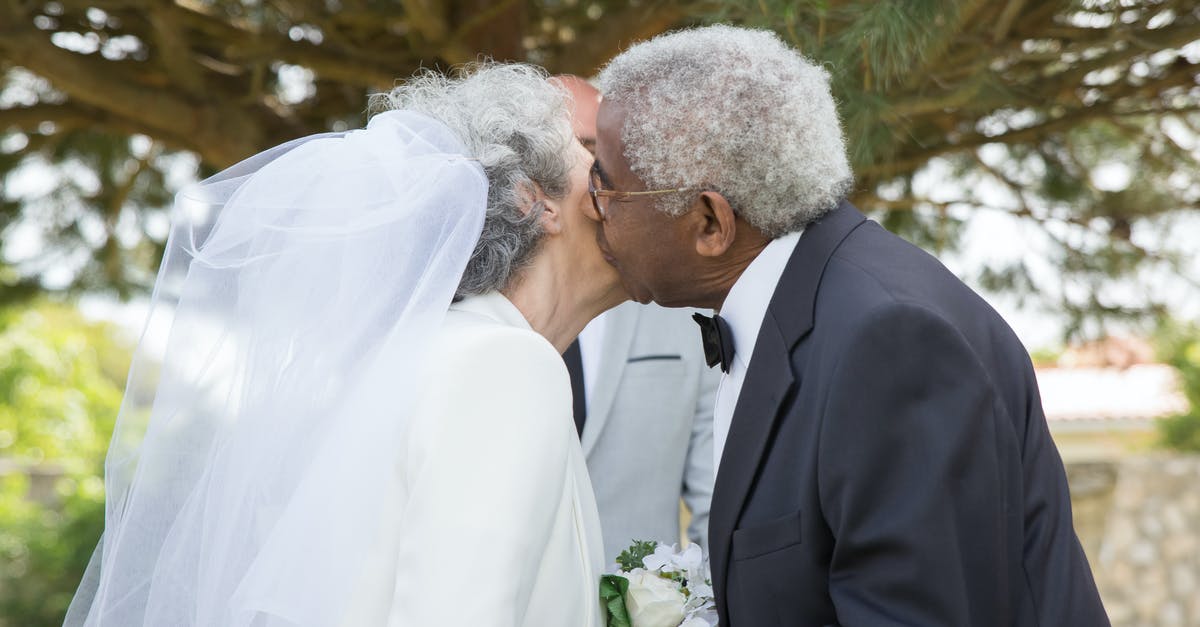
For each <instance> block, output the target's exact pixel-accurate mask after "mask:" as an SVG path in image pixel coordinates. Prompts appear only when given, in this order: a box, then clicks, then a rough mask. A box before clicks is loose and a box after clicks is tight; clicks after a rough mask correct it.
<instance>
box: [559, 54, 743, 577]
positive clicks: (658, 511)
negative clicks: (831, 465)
mask: <svg viewBox="0 0 1200 627" xmlns="http://www.w3.org/2000/svg"><path fill="white" fill-rule="evenodd" d="M557 79H558V80H559V81H560V83H561V84H562V85H563V86H564V87H565V88H566V89H567V90H568V91H570V92H571V95H572V96H573V97H574V99H575V110H574V115H573V117H572V121H573V123H574V125H575V133H576V135H578V136H579V140H580V142H581V143H582V144H583V145H584V146H585V147H587V148H588V149H589V150H590V149H591V148H592V147H593V146H595V141H596V140H595V137H596V111H597V109H598V108H599V92H597V91H596V89H595V88H594V87H592V86H591V85H590V84H588V83H587V82H586V81H584V80H583V79H580V78H578V77H574V76H560V77H557ZM692 313H693V312H692V310H687V309H666V308H663V307H659V306H657V305H641V304H638V303H634V302H627V303H625V304H623V305H620V306H618V307H615V308H613V309H611V310H609V311H608V312H606V313H604V314H602V315H601V316H600V317H598V318H596V319H595V320H593V321H592V323H591V324H589V325H588V327H587V328H586V329H584V331H583V333H581V334H580V336H579V340H578V342H577V343H576V344H575V345H573V346H572V347H571V348H570V349H568V350H567V353H566V354H565V355H564V359H566V361H567V367H568V370H569V371H570V373H571V384H572V388H573V391H574V392H575V401H576V404H575V423H576V426H577V427H578V428H579V430H580V440H581V444H582V446H583V452H584V455H585V456H586V458H587V466H588V473H589V474H590V475H591V479H592V486H593V488H594V489H595V492H596V505H597V507H598V509H599V510H600V525H601V530H602V534H603V536H604V553H605V558H606V559H608V560H613V559H615V558H616V556H617V555H618V554H619V553H620V552H621V551H622V550H624V549H626V548H628V547H629V545H630V543H631V542H632V541H633V540H658V541H661V542H666V543H671V542H677V541H679V540H680V530H679V514H680V512H679V501H680V498H682V499H683V502H684V504H685V505H686V506H687V508H688V510H689V512H690V513H691V521H690V523H689V525H688V528H687V533H686V536H687V539H688V540H689V541H691V542H697V543H699V544H700V545H701V546H707V542H708V509H709V501H710V500H711V499H712V487H713V451H712V416H713V400H714V397H715V396H716V390H717V385H718V383H719V382H720V376H719V375H720V373H719V372H717V371H715V370H712V369H709V368H708V367H707V365H706V364H705V359H704V349H703V344H702V342H701V341H700V334H699V332H698V331H697V329H696V325H695V323H694V322H693V321H692V320H691V316H692Z"/></svg>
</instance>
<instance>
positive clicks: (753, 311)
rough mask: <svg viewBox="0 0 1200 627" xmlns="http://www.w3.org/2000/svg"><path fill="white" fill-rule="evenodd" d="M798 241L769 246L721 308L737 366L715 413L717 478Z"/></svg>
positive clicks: (724, 381) (793, 237)
mask: <svg viewBox="0 0 1200 627" xmlns="http://www.w3.org/2000/svg"><path fill="white" fill-rule="evenodd" d="M798 241H800V232H796V233H789V234H787V235H784V236H783V237H780V238H778V239H775V240H773V241H772V242H771V243H770V244H767V247H766V248H764V249H763V251H762V252H761V253H759V254H758V257H756V258H755V259H754V261H752V262H750V265H749V266H748V267H747V268H746V270H745V272H742V276H740V277H738V280H737V281H736V282H735V283H734V284H733V287H732V288H731V289H730V290H729V294H728V295H727V296H726V297H725V304H724V306H722V307H721V312H720V313H721V317H722V318H724V319H725V322H727V323H729V329H730V331H731V332H732V334H733V363H731V364H730V365H729V372H728V373H726V374H725V376H723V377H721V387H720V388H718V389H717V402H716V407H715V409H714V411H713V468H714V469H715V473H714V475H715V474H716V473H719V472H720V471H721V454H722V453H723V452H724V449H725V439H726V438H727V437H729V427H730V424H731V423H732V422H733V410H734V408H736V407H737V401H738V396H739V395H740V394H741V392H742V383H743V382H744V381H745V380H746V370H747V369H748V368H749V367H750V357H751V356H753V355H754V344H755V342H757V341H758V331H759V329H760V328H761V327H762V321H763V317H764V316H766V315H767V305H770V304H771V297H772V296H773V295H774V294H775V286H776V285H777V284H778V283H779V277H781V276H783V269H784V267H785V266H787V262H788V259H789V258H791V256H792V251H793V250H795V248H796V242H798Z"/></svg>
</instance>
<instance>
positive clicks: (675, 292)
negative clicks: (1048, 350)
mask: <svg viewBox="0 0 1200 627" xmlns="http://www.w3.org/2000/svg"><path fill="white" fill-rule="evenodd" d="M599 82H600V87H601V90H602V91H603V92H604V101H603V103H602V105H601V108H600V112H599V119H598V131H599V132H598V138H597V146H596V165H595V167H594V169H593V175H592V186H593V188H594V189H595V190H596V191H595V192H593V199H594V201H595V203H594V208H595V210H596V212H597V213H598V214H599V215H600V216H601V218H602V220H603V228H602V232H601V234H600V236H599V240H600V242H599V243H600V247H601V249H602V250H603V251H604V253H605V255H606V256H607V258H608V259H609V260H610V262H611V263H612V264H613V265H614V266H615V267H616V268H617V269H618V270H619V271H620V273H621V275H622V279H623V281H624V282H625V285H626V288H627V289H628V290H629V293H630V294H632V295H633V296H634V298H635V299H636V300H639V301H642V302H647V301H655V302H658V303H660V304H662V305H667V306H674V307H678V306H695V307H706V308H714V309H717V310H718V311H719V312H720V316H719V317H718V318H717V319H713V320H703V321H702V323H703V324H702V326H703V327H704V334H705V344H706V349H707V351H708V353H709V359H710V362H711V363H713V364H714V365H719V366H720V367H721V369H722V370H723V371H724V372H725V376H724V379H723V381H722V384H721V388H720V390H719V392H718V395H717V401H716V412H715V417H714V457H715V459H714V467H716V468H717V477H716V486H715V491H714V494H713V501H712V509H711V513H710V519H709V546H710V549H711V554H712V567H713V583H714V586H715V589H716V595H717V599H718V611H719V613H720V620H721V625H723V626H724V627H765V626H771V625H779V626H784V625H789V626H790V625H833V624H840V625H864V626H872V627H874V626H876V625H945V626H956V627H959V626H967V625H1041V626H1060V625H1107V624H1108V619H1107V618H1106V616H1105V614H1104V609H1103V607H1102V606H1101V603H1100V599H1099V596H1098V594H1097V592H1096V587H1095V584H1094V582H1093V579H1092V575H1091V572H1090V570H1089V568H1088V564H1087V561H1086V559H1085V558H1084V555H1083V551H1082V550H1081V549H1080V546H1079V542H1078V540H1077V539H1076V537H1075V533H1074V531H1073V529H1072V526H1071V505H1070V498H1069V494H1068V492H1067V483H1066V478H1065V475H1064V472H1063V465H1062V462H1061V460H1060V459H1059V456H1058V452H1057V451H1056V450H1055V447H1054V443H1053V442H1052V441H1051V439H1050V435H1049V432H1048V430H1047V427H1046V421H1045V418H1044V416H1043V414H1042V409H1041V403H1040V400H1039V397H1038V391H1037V386H1036V382H1035V380H1034V375H1033V369H1032V367H1031V365H1030V362H1029V358H1028V355H1027V354H1026V352H1025V350H1024V348H1023V347H1022V346H1021V343H1020V342H1019V341H1018V340H1017V338H1016V336H1014V335H1013V333H1012V331H1011V330H1010V329H1009V327H1008V325H1006V324H1005V323H1004V321H1003V320H1002V319H1001V318H1000V317H999V316H998V315H997V314H996V313H995V312H994V311H993V310H992V309H991V308H990V307H989V306H988V305H987V303H985V302H984V301H983V300H982V299H981V298H980V297H979V296H977V295H976V294H975V293H973V292H972V291H971V290H970V289H968V288H967V287H966V286H965V285H963V284H962V283H961V282H960V281H959V280H958V279H956V278H955V277H954V276H953V275H952V274H950V272H948V271H947V270H946V269H945V268H944V267H943V266H942V265H941V264H940V263H938V262H937V261H936V260H935V259H933V258H932V257H930V256H929V255H927V254H925V253H924V252H922V251H921V250H919V249H917V248H916V247H914V246H912V245H910V244H908V243H906V242H904V241H903V240H901V239H899V238H897V237H896V236H894V235H892V234H890V233H888V232H887V231H885V230H883V229H882V228H881V227H880V226H879V225H878V224H876V223H874V222H872V221H870V220H867V219H866V218H865V217H864V216H863V215H862V214H861V213H859V212H858V211H857V210H856V209H855V208H854V207H853V206H851V205H850V204H849V203H848V202H846V200H845V196H846V194H847V193H848V191H849V190H850V188H851V185H852V177H851V172H850V168H849V165H848V163H847V158H846V149H845V145H844V142H843V138H842V133H841V129H840V126H839V123H838V118H837V112H836V110H835V106H834V101H833V98H832V97H831V95H830V91H829V77H828V74H827V73H826V72H825V70H823V69H821V68H819V67H817V66H815V65H813V64H812V63H810V62H809V61H807V60H806V59H805V58H804V57H802V56H801V55H800V54H798V53H797V52H795V51H793V50H791V49H789V48H788V47H787V46H785V45H784V44H783V43H782V42H781V41H779V40H778V38H776V37H775V36H774V35H771V34H769V33H767V32H763V31H751V30H743V29H736V28H730V27H724V26H715V27H708V28H702V29H696V30H689V31H682V32H676V33H673V34H668V35H664V36H661V37H658V38H656V39H654V40H651V41H649V42H646V43H642V44H639V45H637V46H634V47H633V48H631V49H629V50H628V51H626V52H625V53H623V54H622V55H620V56H619V57H617V58H616V59H614V60H613V61H612V62H611V63H610V64H609V66H608V67H607V68H605V70H604V71H603V72H602V73H601V75H600V78H599Z"/></svg>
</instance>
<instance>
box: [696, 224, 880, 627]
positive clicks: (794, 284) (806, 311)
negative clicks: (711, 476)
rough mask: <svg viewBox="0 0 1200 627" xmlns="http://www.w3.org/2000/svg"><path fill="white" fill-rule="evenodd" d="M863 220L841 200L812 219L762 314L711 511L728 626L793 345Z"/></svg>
mask: <svg viewBox="0 0 1200 627" xmlns="http://www.w3.org/2000/svg"><path fill="white" fill-rule="evenodd" d="M865 221H866V218H865V217H864V216H863V215H862V214H861V213H859V211H858V210H857V209H855V208H854V207H853V206H851V205H850V203H848V202H845V201H843V202H842V204H841V205H839V206H838V208H837V209H834V210H833V211H831V212H830V213H829V214H827V215H826V216H825V217H823V218H822V219H821V220H819V221H817V222H814V223H813V224H811V225H809V226H808V228H807V229H805V232H804V234H803V235H802V236H801V237H800V241H799V242H798V243H797V244H796V250H795V251H793V253H792V256H791V258H789V259H788V263H787V266H785V268H784V271H783V274H782V275H781V276H780V279H779V283H778V284H776V286H775V293H774V294H773V295H772V297H771V303H770V305H768V307H767V313H766V315H765V316H764V317H763V323H762V327H761V329H760V330H759V333H758V340H757V341H756V342H755V345H754V354H753V355H752V356H751V359H750V366H749V369H748V370H747V371H746V378H745V381H744V382H743V384H742V389H741V392H740V393H739V394H738V402H737V406H736V408H735V409H734V412H733V418H732V422H731V424H730V428H729V436H728V438H727V439H726V441H725V449H724V451H722V453H721V466H720V468H719V469H718V471H717V478H716V483H715V485H714V486H713V499H712V509H711V511H710V513H709V533H708V539H709V547H710V550H711V560H712V569H713V583H714V584H715V586H714V587H715V588H716V591H717V605H718V611H719V612H720V614H721V620H722V624H728V623H727V621H728V617H729V612H728V605H727V597H728V595H727V593H726V590H727V588H726V583H727V581H728V577H729V557H730V551H731V549H732V546H731V541H732V538H733V530H734V528H735V527H736V526H737V524H738V520H739V518H740V517H741V514H742V510H743V508H744V506H745V504H746V499H747V498H748V497H749V495H750V491H751V489H752V487H753V483H754V481H755V477H756V476H757V475H758V471H759V467H760V465H761V463H762V458H763V453H764V452H765V451H766V450H767V447H768V446H769V444H770V442H771V439H772V437H773V435H772V434H773V433H774V431H775V423H776V421H777V419H778V418H779V414H780V408H781V407H782V405H783V401H784V399H785V398H786V397H787V396H788V395H789V393H791V392H792V391H793V389H794V388H796V387H798V386H799V385H800V384H801V383H802V382H799V381H796V380H795V374H794V373H793V370H792V363H791V350H792V348H793V347H795V346H796V344H797V343H798V342H799V341H800V340H801V339H803V338H804V337H805V336H807V335H808V333H809V331H811V330H812V326H813V312H814V309H815V306H816V297H817V288H818V287H819V286H820V282H821V275H822V274H823V273H824V271H825V266H826V264H827V263H828V262H829V258H830V257H831V256H832V255H833V252H834V251H835V250H836V249H837V247H838V245H840V244H841V243H842V240H844V239H845V238H846V236H848V235H849V234H850V233H851V232H852V231H853V230H854V229H856V228H857V227H858V226H859V225H861V224H863V223H864V222H865ZM735 348H736V347H735Z"/></svg>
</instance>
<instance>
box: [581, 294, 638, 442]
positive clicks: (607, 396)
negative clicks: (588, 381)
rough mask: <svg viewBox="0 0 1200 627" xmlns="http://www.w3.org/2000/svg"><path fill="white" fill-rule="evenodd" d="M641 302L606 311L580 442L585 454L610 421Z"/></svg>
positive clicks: (631, 345) (631, 347)
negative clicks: (594, 381) (598, 357)
mask: <svg viewBox="0 0 1200 627" xmlns="http://www.w3.org/2000/svg"><path fill="white" fill-rule="evenodd" d="M640 311H641V306H640V305H638V304H637V303H625V304H623V305H620V306H618V307H615V308H613V309H611V310H609V312H608V313H606V314H604V315H605V316H607V317H608V319H607V320H606V321H605V325H604V348H603V349H602V350H601V353H600V372H599V373H597V376H596V389H595V390H594V391H593V392H592V394H591V397H592V398H591V402H589V403H588V408H587V422H586V423H585V424H584V425H583V437H582V439H581V441H580V444H581V445H582V446H583V454H584V456H587V455H589V454H591V452H592V448H594V447H595V446H596V441H597V440H598V439H599V438H600V432H601V431H602V430H603V429H604V425H605V424H607V423H608V417H609V414H610V413H612V406H613V403H614V401H615V400H616V395H617V386H618V385H619V384H620V383H621V376H622V375H623V374H624V372H625V363H626V362H627V361H628V360H629V353H630V351H631V350H632V349H633V336H634V333H635V331H636V329H637V323H638V316H639V313H640Z"/></svg>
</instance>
